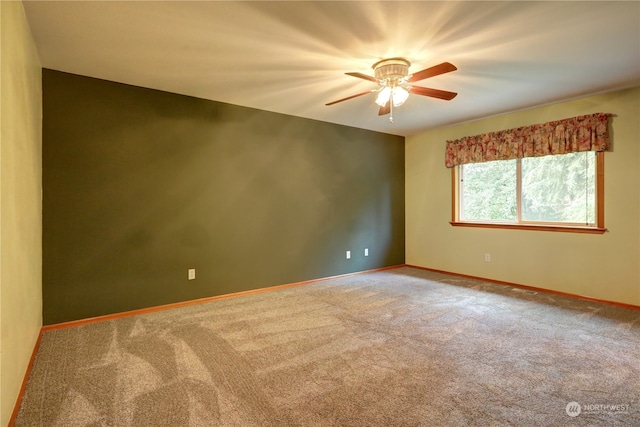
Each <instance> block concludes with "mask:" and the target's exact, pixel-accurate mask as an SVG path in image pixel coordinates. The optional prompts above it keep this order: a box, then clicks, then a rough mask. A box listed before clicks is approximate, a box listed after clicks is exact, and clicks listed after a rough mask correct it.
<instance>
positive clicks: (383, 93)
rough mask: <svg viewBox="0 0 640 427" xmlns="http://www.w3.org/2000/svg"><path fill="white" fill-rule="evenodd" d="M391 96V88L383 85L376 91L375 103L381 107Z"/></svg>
mask: <svg viewBox="0 0 640 427" xmlns="http://www.w3.org/2000/svg"><path fill="white" fill-rule="evenodd" d="M390 97H391V88H390V87H389V86H385V87H383V88H382V90H380V91H379V92H378V96H377V97H376V104H378V105H379V106H381V107H384V106H385V105H387V102H389V98H390Z"/></svg>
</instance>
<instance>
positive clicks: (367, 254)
mask: <svg viewBox="0 0 640 427" xmlns="http://www.w3.org/2000/svg"><path fill="white" fill-rule="evenodd" d="M364 256H369V248H364Z"/></svg>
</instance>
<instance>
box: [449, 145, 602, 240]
mask: <svg viewBox="0 0 640 427" xmlns="http://www.w3.org/2000/svg"><path fill="white" fill-rule="evenodd" d="M452 171H453V172H452V184H453V189H454V191H453V208H452V216H453V219H452V222H451V223H452V224H453V225H466V226H485V227H515V228H519V229H545V230H557V231H575V232H592V233H602V232H604V231H605V230H604V212H603V208H604V202H603V200H604V194H603V192H604V191H603V190H604V182H603V180H604V173H603V172H604V155H603V153H602V152H595V151H584V152H574V153H569V154H558V155H548V156H541V157H525V158H519V159H512V160H497V161H490V162H482V163H467V164H462V165H459V166H456V167H455V168H453V169H452Z"/></svg>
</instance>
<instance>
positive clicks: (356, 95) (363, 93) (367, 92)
mask: <svg viewBox="0 0 640 427" xmlns="http://www.w3.org/2000/svg"><path fill="white" fill-rule="evenodd" d="M371 92H372V91H370V90H368V91H366V92H360V93H357V94H355V95H351V96H347V97H346V98H342V99H338V100H337V101H333V102H329V103H328V104H324V105H333V104H337V103H338V102H342V101H348V100H350V99H353V98H357V97H359V96H362V95H368V94H370V93H371Z"/></svg>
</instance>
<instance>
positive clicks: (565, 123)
mask: <svg viewBox="0 0 640 427" xmlns="http://www.w3.org/2000/svg"><path fill="white" fill-rule="evenodd" d="M609 117H611V114H606V113H597V114H591V115H587V116H579V117H573V118H570V119H564V120H557V121H555V122H548V123H543V124H537V125H531V126H524V127H519V128H515V129H508V130H502V131H498V132H491V133H485V134H482V135H476V136H467V137H464V138H461V139H458V140H455V141H447V147H446V150H445V165H446V166H447V167H448V168H450V167H453V166H457V165H462V164H465V163H481V162H490V161H492V160H509V159H518V158H523V157H540V156H546V155H549V154H566V153H573V152H577V151H607V150H609V146H610V143H609Z"/></svg>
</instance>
